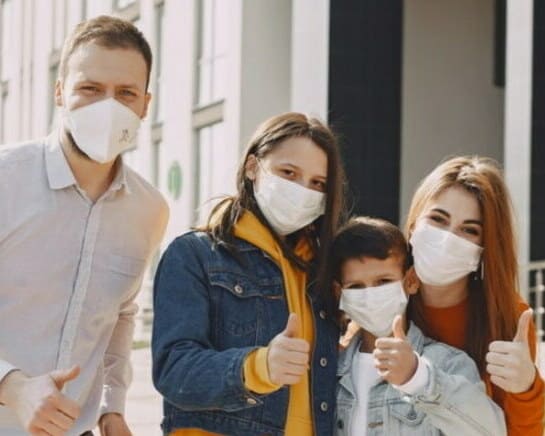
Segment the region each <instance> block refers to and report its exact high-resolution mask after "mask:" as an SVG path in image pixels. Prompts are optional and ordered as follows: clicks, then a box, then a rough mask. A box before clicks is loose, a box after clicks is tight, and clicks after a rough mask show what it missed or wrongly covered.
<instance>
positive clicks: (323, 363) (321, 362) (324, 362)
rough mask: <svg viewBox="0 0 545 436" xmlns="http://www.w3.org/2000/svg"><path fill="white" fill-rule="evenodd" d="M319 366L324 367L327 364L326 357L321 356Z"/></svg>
mask: <svg viewBox="0 0 545 436" xmlns="http://www.w3.org/2000/svg"><path fill="white" fill-rule="evenodd" d="M320 366H321V367H322V368H325V367H326V366H327V359H326V358H325V357H322V358H321V359H320Z"/></svg>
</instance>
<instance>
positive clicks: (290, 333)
mask: <svg viewBox="0 0 545 436" xmlns="http://www.w3.org/2000/svg"><path fill="white" fill-rule="evenodd" d="M283 333H284V336H287V337H288V338H295V337H297V336H299V317H298V316H297V314H295V313H290V316H289V318H288V322H287V323H286V328H285V329H284V332H283Z"/></svg>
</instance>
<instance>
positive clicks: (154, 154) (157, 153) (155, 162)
mask: <svg viewBox="0 0 545 436" xmlns="http://www.w3.org/2000/svg"><path fill="white" fill-rule="evenodd" d="M161 144H162V142H161V141H156V142H154V143H153V145H152V150H151V183H152V184H153V186H155V187H156V188H157V189H160V188H161V187H160V182H161V181H160V180H159V175H160V174H161Z"/></svg>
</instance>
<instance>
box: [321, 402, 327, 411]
mask: <svg viewBox="0 0 545 436" xmlns="http://www.w3.org/2000/svg"><path fill="white" fill-rule="evenodd" d="M328 407H329V406H328V405H327V403H326V402H325V401H322V403H321V404H320V410H321V411H322V412H327V409H328Z"/></svg>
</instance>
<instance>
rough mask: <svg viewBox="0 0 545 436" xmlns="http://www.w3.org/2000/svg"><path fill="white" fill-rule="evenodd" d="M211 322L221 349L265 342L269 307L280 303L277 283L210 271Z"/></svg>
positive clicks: (281, 293) (279, 290) (280, 297)
mask: <svg viewBox="0 0 545 436" xmlns="http://www.w3.org/2000/svg"><path fill="white" fill-rule="evenodd" d="M209 277H210V285H211V288H212V289H211V291H212V292H211V300H212V314H211V320H212V323H213V325H214V329H213V330H214V332H215V334H216V338H217V342H218V343H217V344H216V345H217V346H218V347H219V348H220V349H226V348H231V347H247V346H254V345H256V346H258V345H263V343H262V342H263V341H267V342H268V339H269V338H268V336H269V330H270V320H269V319H268V318H269V316H270V307H269V306H270V305H271V304H274V301H275V300H276V301H283V299H284V291H283V288H282V284H281V281H280V280H274V279H270V278H269V279H262V280H260V279H253V278H250V277H249V276H247V275H243V274H239V273H234V272H231V271H217V272H210V275H209Z"/></svg>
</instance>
